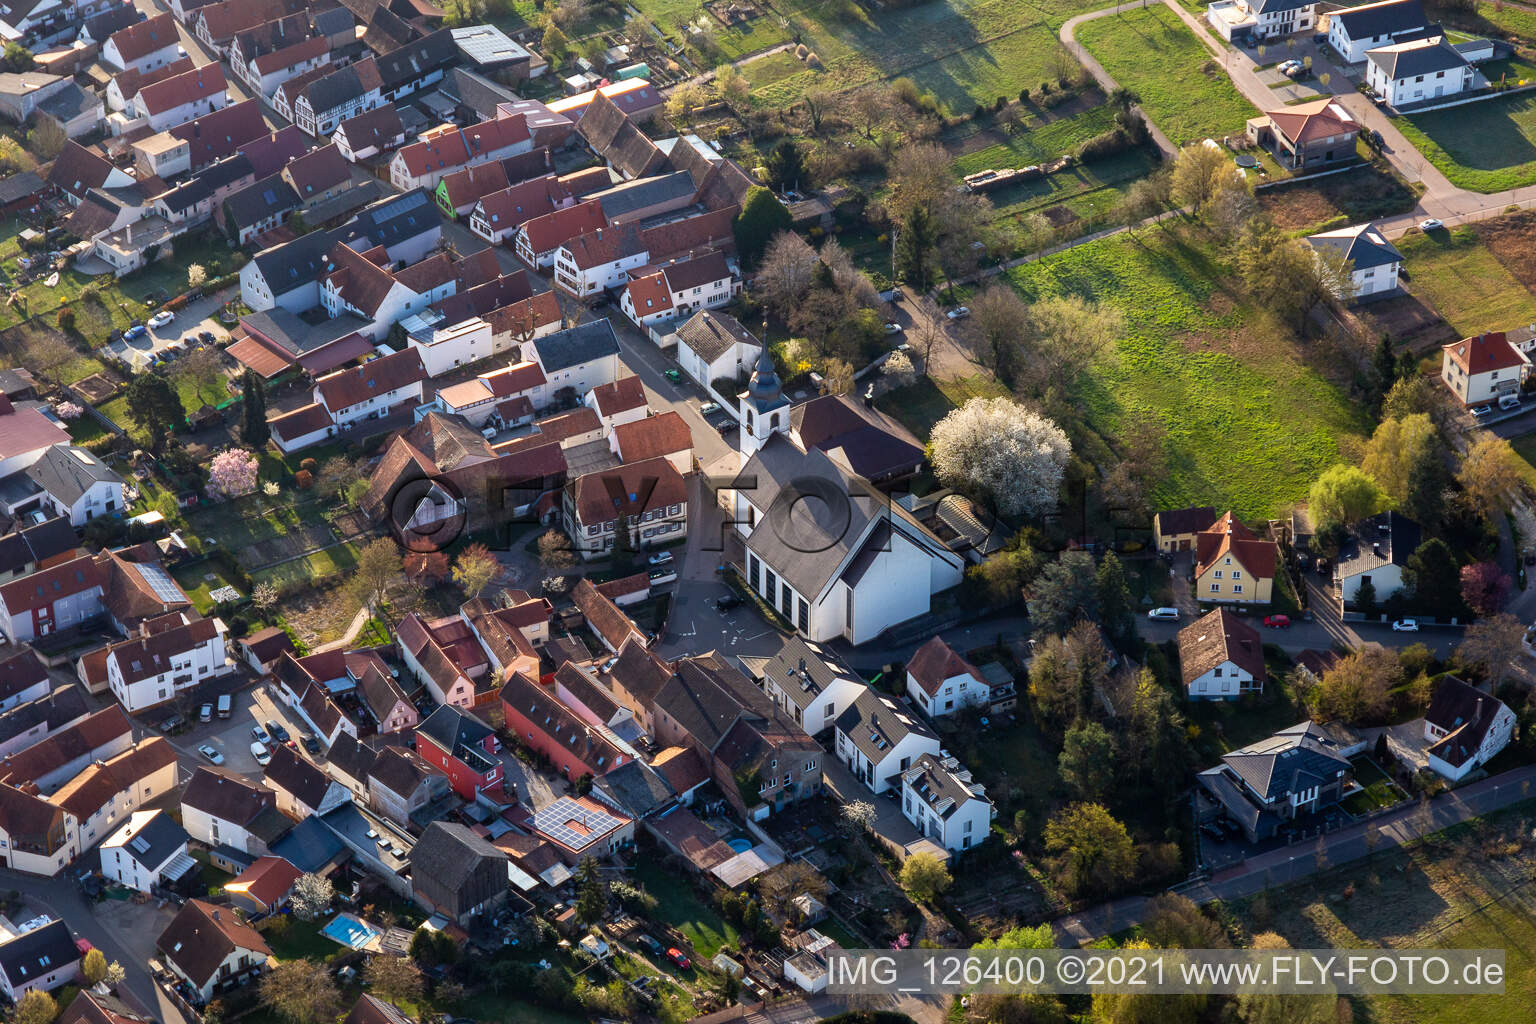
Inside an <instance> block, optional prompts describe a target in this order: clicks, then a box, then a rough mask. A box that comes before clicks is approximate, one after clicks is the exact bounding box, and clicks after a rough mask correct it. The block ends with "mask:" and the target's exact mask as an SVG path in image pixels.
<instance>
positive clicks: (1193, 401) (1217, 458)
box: [1009, 225, 1519, 519]
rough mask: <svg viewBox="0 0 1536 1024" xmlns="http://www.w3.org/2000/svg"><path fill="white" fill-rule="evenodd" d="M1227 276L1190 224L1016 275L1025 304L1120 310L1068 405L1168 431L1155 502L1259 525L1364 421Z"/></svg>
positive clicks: (1092, 420) (1109, 431) (1095, 419)
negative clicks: (1071, 298) (1105, 348)
mask: <svg viewBox="0 0 1536 1024" xmlns="http://www.w3.org/2000/svg"><path fill="white" fill-rule="evenodd" d="M1233 276H1234V275H1233V271H1232V269H1231V267H1230V266H1229V265H1228V264H1227V263H1226V262H1225V259H1224V258H1223V257H1222V256H1221V255H1220V254H1219V253H1218V252H1217V251H1216V247H1215V245H1214V243H1213V242H1212V240H1211V237H1210V236H1209V235H1208V234H1207V233H1206V232H1205V229H1203V228H1199V227H1190V226H1185V225H1177V226H1174V227H1172V228H1170V229H1169V230H1167V231H1165V230H1163V229H1162V228H1146V229H1143V230H1141V231H1139V232H1138V233H1137V234H1136V236H1135V237H1134V238H1132V237H1129V236H1126V235H1118V236H1115V237H1112V238H1107V239H1103V240H1101V241H1098V242H1093V243H1090V244H1088V245H1081V246H1078V247H1076V248H1074V249H1070V250H1067V251H1066V252H1064V253H1061V254H1059V255H1056V256H1052V257H1050V258H1049V259H1046V260H1044V261H1037V262H1035V263H1030V264H1026V265H1024V266H1022V267H1018V268H1016V269H1014V270H1013V271H1010V273H1009V279H1010V280H1011V281H1012V283H1013V284H1014V285H1015V287H1017V288H1018V289H1019V291H1020V292H1021V294H1023V296H1024V297H1025V299H1026V300H1031V301H1032V300H1035V299H1037V298H1039V297H1042V296H1048V295H1054V294H1076V295H1079V296H1082V297H1083V298H1085V299H1088V300H1090V301H1094V302H1098V303H1102V304H1105V305H1107V306H1110V307H1113V308H1116V309H1118V310H1120V311H1121V313H1122V314H1123V315H1124V317H1125V325H1126V331H1125V337H1124V338H1123V339H1122V340H1121V341H1120V343H1119V344H1118V345H1117V346H1116V347H1115V348H1114V349H1112V350H1111V351H1109V352H1108V353H1106V354H1105V355H1104V356H1102V357H1101V358H1099V359H1098V360H1097V361H1096V363H1095V364H1094V365H1093V366H1091V367H1090V369H1089V371H1088V372H1087V373H1086V374H1085V375H1084V379H1083V381H1082V382H1081V384H1080V385H1079V386H1078V388H1077V392H1076V394H1075V395H1074V396H1073V397H1074V399H1075V402H1076V404H1077V406H1078V407H1079V408H1080V409H1081V410H1082V412H1083V417H1084V422H1085V423H1086V425H1087V426H1088V427H1089V428H1090V429H1091V430H1092V431H1094V432H1095V433H1096V434H1098V435H1099V436H1101V437H1103V438H1114V437H1115V436H1117V434H1118V433H1119V432H1120V430H1121V427H1122V424H1124V423H1125V422H1126V421H1127V419H1129V418H1133V417H1134V418H1141V417H1149V418H1151V419H1154V420H1156V421H1158V422H1160V423H1161V424H1162V426H1163V427H1164V429H1165V430H1166V431H1167V442H1166V450H1167V457H1168V473H1167V476H1166V477H1165V479H1164V480H1163V481H1162V482H1161V484H1160V485H1159V486H1158V487H1157V488H1156V490H1155V492H1154V494H1153V496H1152V497H1153V501H1154V502H1155V503H1156V505H1158V506H1159V507H1165V508H1179V507H1182V506H1185V505H1194V504H1212V505H1216V506H1217V507H1219V508H1223V509H1226V508H1231V509H1232V510H1233V511H1235V512H1236V513H1237V514H1238V516H1239V517H1241V518H1245V519H1253V518H1264V517H1267V516H1270V515H1273V514H1275V513H1276V512H1277V511H1278V510H1280V509H1282V508H1284V507H1286V505H1287V504H1288V503H1289V502H1292V501H1295V500H1297V499H1299V498H1301V497H1302V496H1303V495H1304V494H1305V493H1306V490H1307V488H1308V487H1309V486H1310V485H1311V482H1312V481H1313V480H1314V479H1315V478H1316V475H1317V473H1318V472H1320V471H1321V470H1322V469H1323V468H1325V467H1327V466H1328V465H1330V464H1332V463H1334V462H1336V461H1338V459H1339V457H1340V446H1339V441H1340V438H1341V437H1345V436H1351V435H1352V436H1355V437H1359V436H1361V435H1363V434H1364V433H1365V431H1366V429H1367V425H1368V424H1367V422H1366V417H1365V413H1364V410H1363V409H1361V408H1360V407H1359V406H1358V405H1357V404H1356V403H1353V402H1351V401H1350V400H1349V398H1348V396H1347V395H1346V394H1344V393H1343V392H1342V391H1341V390H1340V389H1339V388H1337V387H1336V386H1334V385H1333V384H1331V383H1330V382H1329V381H1327V380H1326V379H1324V378H1323V377H1322V376H1321V375H1320V374H1319V373H1318V372H1317V371H1316V370H1315V369H1314V368H1312V367H1310V366H1309V365H1307V363H1306V359H1307V358H1308V357H1309V356H1310V354H1311V351H1310V349H1308V348H1307V347H1306V346H1304V345H1299V344H1296V343H1295V342H1294V341H1293V340H1292V339H1291V337H1290V336H1289V334H1288V332H1286V331H1285V329H1284V328H1283V326H1282V325H1279V324H1277V323H1276V322H1275V321H1274V320H1273V318H1271V317H1269V316H1268V315H1266V314H1264V313H1263V312H1262V311H1260V310H1256V309H1253V308H1251V307H1250V306H1248V305H1247V304H1246V301H1247V300H1246V297H1245V296H1244V295H1243V294H1242V293H1241V292H1239V291H1237V290H1236V289H1235V287H1234V286H1233V285H1232V284H1231V282H1232V280H1233ZM1499 322H1502V321H1499ZM1515 322H1519V321H1515Z"/></svg>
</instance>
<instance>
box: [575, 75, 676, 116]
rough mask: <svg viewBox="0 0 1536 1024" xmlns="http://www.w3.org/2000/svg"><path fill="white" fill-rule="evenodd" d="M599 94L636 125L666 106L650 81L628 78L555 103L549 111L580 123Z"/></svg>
mask: <svg viewBox="0 0 1536 1024" xmlns="http://www.w3.org/2000/svg"><path fill="white" fill-rule="evenodd" d="M599 95H602V96H603V97H605V98H606V99H609V100H612V101H613V102H614V104H616V105H617V106H618V108H619V109H620V110H622V111H623V112H624V113H625V115H626V116H628V117H629V118H630V120H632V121H634V122H636V123H640V122H644V121H647V120H649V119H650V118H652V117H654V116H655V115H656V113H657V112H658V111H660V110H661V108H662V106H663V105H664V101H663V100H662V97H661V93H660V92H658V91H657V90H656V87H655V86H653V85H651V83H650V82H648V81H646V80H645V79H644V78H627V79H622V80H620V81H617V82H612V83H610V84H608V85H604V86H600V87H599V88H597V89H592V90H589V91H586V92H579V93H577V94H576V95H574V96H567V97H566V98H565V99H561V100H556V101H555V102H553V103H551V104H550V105H549V109H550V110H552V111H554V112H555V113H556V114H559V115H561V116H562V117H566V118H568V119H570V120H571V121H574V122H576V123H577V124H580V123H581V120H582V117H583V116H584V115H585V114H586V112H587V109H588V108H589V107H590V106H591V105H592V101H593V100H595V99H597V97H598V96H599Z"/></svg>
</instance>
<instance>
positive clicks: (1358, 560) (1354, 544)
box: [1336, 511, 1424, 596]
mask: <svg viewBox="0 0 1536 1024" xmlns="http://www.w3.org/2000/svg"><path fill="white" fill-rule="evenodd" d="M1423 535H1424V533H1423V531H1422V530H1421V529H1420V528H1419V524H1418V523H1416V522H1414V521H1413V520H1412V519H1409V518H1408V517H1407V516H1405V515H1402V514H1401V513H1398V512H1390V511H1389V512H1380V513H1377V514H1376V515H1374V516H1371V517H1370V518H1369V519H1364V520H1361V521H1360V522H1358V523H1356V524H1355V525H1354V527H1353V528H1351V530H1350V536H1349V538H1348V539H1347V540H1346V541H1345V542H1344V544H1343V545H1342V546H1341V547H1340V549H1339V557H1338V560H1337V562H1336V564H1337V566H1338V576H1339V578H1341V579H1344V578H1347V577H1350V576H1358V575H1359V574H1361V573H1365V572H1371V571H1372V570H1374V569H1379V568H1381V567H1382V566H1384V565H1396V566H1403V565H1406V564H1407V563H1408V559H1409V558H1410V557H1412V556H1413V553H1414V552H1415V551H1417V550H1419V543H1420V541H1421V540H1422V539H1423ZM1383 596H1385V595H1383Z"/></svg>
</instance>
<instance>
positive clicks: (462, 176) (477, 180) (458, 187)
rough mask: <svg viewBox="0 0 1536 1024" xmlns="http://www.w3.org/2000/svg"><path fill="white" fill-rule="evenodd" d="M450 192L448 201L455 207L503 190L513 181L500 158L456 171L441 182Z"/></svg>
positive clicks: (445, 189)
mask: <svg viewBox="0 0 1536 1024" xmlns="http://www.w3.org/2000/svg"><path fill="white" fill-rule="evenodd" d="M440 184H441V186H442V188H443V190H444V191H446V192H447V193H448V202H449V204H450V205H452V206H453V207H454V208H455V209H457V208H459V207H460V206H467V205H469V204H471V203H474V202H477V201H479V200H480V199H483V198H485V197H486V196H488V195H490V194H491V193H493V192H503V191H505V190H506V189H507V188H508V187H509V186H510V185H511V182H510V181H508V180H507V168H506V167H505V165H504V164H503V162H502V161H500V160H492V161H491V162H490V163H488V164H476V165H475V166H473V167H466V168H464V169H463V170H462V171H454V172H453V173H452V174H449V175H447V176H445V177H444V178H443V180H442V181H441V182H440Z"/></svg>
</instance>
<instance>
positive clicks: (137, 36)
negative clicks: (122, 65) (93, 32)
mask: <svg viewBox="0 0 1536 1024" xmlns="http://www.w3.org/2000/svg"><path fill="white" fill-rule="evenodd" d="M180 40H181V35H180V34H179V33H178V32H177V31H176V19H175V18H174V17H173V16H172V15H171V14H170V13H169V12H167V13H164V14H157V15H155V16H154V17H153V18H150V19H148V20H147V21H141V22H139V23H138V24H137V25H129V26H128V27H127V28H123V29H118V30H117V31H116V32H114V33H112V34H111V35H110V36H108V37H107V42H108V43H110V44H111V45H113V46H115V47H116V48H117V52H118V55H119V56H121V57H122V58H123V60H125V61H128V62H129V63H132V62H133V61H136V60H138V59H140V58H141V57H147V56H149V55H150V54H152V53H154V52H155V51H156V50H159V49H162V48H164V47H167V46H170V45H172V44H173V43H177V42H179V41H180Z"/></svg>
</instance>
